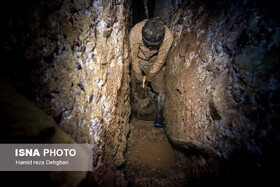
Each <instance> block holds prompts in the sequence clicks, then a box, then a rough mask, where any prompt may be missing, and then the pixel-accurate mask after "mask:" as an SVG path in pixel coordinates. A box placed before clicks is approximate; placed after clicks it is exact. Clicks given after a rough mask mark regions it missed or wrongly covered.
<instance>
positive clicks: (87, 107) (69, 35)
mask: <svg viewBox="0 0 280 187" xmlns="http://www.w3.org/2000/svg"><path fill="white" fill-rule="evenodd" d="M129 6H130V1H112V0H106V1H91V0H76V1H70V0H58V1H57V0H50V1H37V0H34V1H26V2H18V3H14V4H13V3H11V2H5V7H6V8H7V11H5V13H4V12H2V13H1V16H4V25H5V27H4V29H3V30H2V31H1V35H2V36H1V42H2V43H4V44H5V45H1V48H2V49H1V50H2V51H4V54H3V55H4V57H5V58H4V59H5V60H6V61H7V63H2V64H1V76H2V77H4V78H5V79H6V80H8V81H9V82H10V83H12V85H13V86H14V87H15V88H17V90H19V91H20V92H21V93H22V94H23V95H25V96H27V97H28V98H29V99H30V100H32V101H34V102H36V105H37V106H38V107H39V108H41V109H43V111H44V112H46V113H47V114H48V115H50V116H51V117H53V119H54V120H55V121H56V123H57V124H58V126H59V127H60V128H61V129H62V130H63V131H64V132H66V133H68V134H69V135H70V136H71V137H72V138H73V139H74V140H75V141H76V142H78V143H90V144H93V146H94V149H93V154H94V171H93V172H92V173H91V174H90V177H91V178H93V179H94V182H96V183H98V184H100V185H107V186H112V184H113V183H115V184H117V185H122V182H124V180H123V175H122V173H116V172H115V171H114V170H115V169H116V168H117V167H119V166H121V165H122V164H123V163H124V161H125V159H124V151H125V149H126V141H127V140H126V136H127V134H128V131H129V126H128V120H129V116H130V103H129V102H130V100H129V81H130V80H129V79H130V78H129V69H128V68H129V61H128V57H129V51H128V45H127V35H128V33H127V32H128V31H127V24H128V18H129ZM115 179H116V180H117V181H115Z"/></svg>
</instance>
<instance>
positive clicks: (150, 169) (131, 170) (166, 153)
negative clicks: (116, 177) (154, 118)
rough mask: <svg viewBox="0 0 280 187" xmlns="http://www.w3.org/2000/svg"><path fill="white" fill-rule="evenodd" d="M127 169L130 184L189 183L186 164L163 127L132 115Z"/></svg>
mask: <svg viewBox="0 0 280 187" xmlns="http://www.w3.org/2000/svg"><path fill="white" fill-rule="evenodd" d="M130 130H131V131H130V135H129V138H128V149H127V153H126V160H127V162H126V165H125V168H124V170H125V171H124V172H125V175H126V180H127V181H128V186H185V185H186V181H185V180H186V175H185V172H184V169H183V168H184V166H183V164H182V162H181V161H180V158H178V154H176V150H174V149H173V147H172V145H171V144H170V142H169V141H168V139H167V137H166V135H165V133H164V129H163V128H155V127H154V126H153V122H149V121H141V120H137V119H132V120H131V123H130Z"/></svg>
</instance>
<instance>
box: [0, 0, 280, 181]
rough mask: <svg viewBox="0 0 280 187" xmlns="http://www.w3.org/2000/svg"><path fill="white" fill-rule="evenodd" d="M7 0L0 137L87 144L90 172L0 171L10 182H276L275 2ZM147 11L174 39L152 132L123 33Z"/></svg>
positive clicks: (279, 38) (279, 37)
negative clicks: (159, 123) (161, 120)
mask: <svg viewBox="0 0 280 187" xmlns="http://www.w3.org/2000/svg"><path fill="white" fill-rule="evenodd" d="M144 2H147V9H146V10H145V8H144V6H145V4H144ZM3 7H4V8H3V9H2V11H1V13H0V14H1V18H2V26H1V28H2V29H1V30H0V33H1V34H0V43H1V54H2V60H1V63H0V94H1V95H0V103H1V105H0V106H1V108H0V111H1V112H0V113H1V119H2V120H3V126H2V130H1V131H0V132H1V136H0V140H1V143H74V142H76V143H81V144H86V143H87V144H91V145H92V147H93V149H92V152H93V154H92V155H93V166H92V167H93V171H89V172H51V171H50V172H32V173H29V172H1V174H2V176H3V178H4V179H5V180H4V179H3V180H4V181H7V182H8V184H11V185H13V184H15V185H18V184H19V183H20V184H26V185H29V186H41V185H42V184H45V185H46V186H50V185H52V186H63V185H64V186H205V185H216V186H237V185H241V186H243V185H250V186H252V185H256V186H260V185H270V184H274V183H275V182H276V181H277V177H278V176H279V168H280V162H279V160H280V159H279V152H280V150H279V147H280V146H279V143H280V142H279V141H280V139H279V137H280V136H279V135H280V131H279V130H280V129H279V127H278V126H279V125H278V121H279V102H280V99H279V96H280V93H279V90H280V88H279V85H280V84H279V80H280V78H279V71H278V70H279V69H280V68H279V54H280V50H279V44H280V25H279V17H280V16H279V12H280V11H279V8H278V6H277V5H276V2H274V1H272V0H266V1H264V0H257V1H251V0H248V1H241V0H229V1H221V0H218V1H214V0H213V1H212V0H211V1H204V0H199V1H194V0H166V1H161V0H153V1H136V0H123V1H107V0H106V1H97V0H96V1H91V0H77V1H68V0H58V1H45V0H40V1H38V0H30V1H24V2H23V1H18V2H14V1H11V2H8V1H5V2H3ZM147 12H148V14H149V17H159V19H160V20H162V21H163V23H164V24H165V25H166V26H167V27H168V28H169V29H170V30H171V32H172V34H173V37H174V40H173V44H172V47H171V49H170V51H169V54H168V57H167V59H166V62H165V66H166V75H165V84H166V98H165V105H164V116H165V120H166V123H165V126H164V128H154V127H153V123H152V122H151V121H153V114H154V113H153V111H152V110H151V111H150V113H149V112H148V113H149V115H150V116H149V117H147V116H148V115H147V114H148V113H147V110H142V111H141V112H142V113H143V114H141V112H140V113H139V111H138V110H135V108H134V107H135V106H133V104H134V100H133V97H132V90H131V86H130V84H131V83H130V82H131V77H130V74H131V58H130V49H129V39H128V34H129V32H130V30H131V28H132V27H133V26H134V25H135V24H136V23H138V22H140V21H142V20H143V19H145V18H147ZM145 112H146V113H145ZM137 115H138V117H140V118H141V115H142V117H146V118H149V120H148V121H145V122H143V121H141V120H137V119H135V116H136V117H137ZM133 116H134V118H133ZM0 167H1V166H0ZM11 179H12V180H11ZM16 179H18V180H16Z"/></svg>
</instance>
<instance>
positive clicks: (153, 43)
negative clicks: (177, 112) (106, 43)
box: [129, 18, 173, 127]
mask: <svg viewBox="0 0 280 187" xmlns="http://www.w3.org/2000/svg"><path fill="white" fill-rule="evenodd" d="M129 42H130V50H131V58H132V75H131V82H132V89H133V90H135V89H136V90H137V89H139V88H141V87H142V85H145V81H146V82H147V83H150V84H151V86H152V88H153V90H154V91H155V92H157V93H158V96H157V100H158V101H157V112H156V119H155V122H154V126H155V127H163V105H164V99H165V80H164V77H165V66H164V64H165V60H166V57H167V54H168V52H169V50H170V47H171V45H172V42H173V34H172V33H171V31H170V29H169V28H168V27H167V26H165V25H164V24H163V23H162V22H161V21H159V20H158V19H156V18H152V19H145V20H143V21H141V22H139V23H137V24H136V25H135V26H134V27H133V28H132V29H131V31H130V33H129ZM143 82H144V84H143ZM146 85H147V84H146Z"/></svg>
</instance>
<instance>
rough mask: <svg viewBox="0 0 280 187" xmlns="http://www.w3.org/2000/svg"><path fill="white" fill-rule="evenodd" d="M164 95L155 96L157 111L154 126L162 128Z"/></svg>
mask: <svg viewBox="0 0 280 187" xmlns="http://www.w3.org/2000/svg"><path fill="white" fill-rule="evenodd" d="M164 100H165V94H164V93H159V94H158V96H157V111H156V119H155V123H154V126H155V127H163V106H164Z"/></svg>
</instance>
